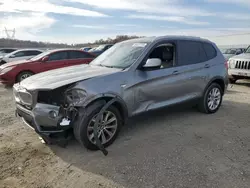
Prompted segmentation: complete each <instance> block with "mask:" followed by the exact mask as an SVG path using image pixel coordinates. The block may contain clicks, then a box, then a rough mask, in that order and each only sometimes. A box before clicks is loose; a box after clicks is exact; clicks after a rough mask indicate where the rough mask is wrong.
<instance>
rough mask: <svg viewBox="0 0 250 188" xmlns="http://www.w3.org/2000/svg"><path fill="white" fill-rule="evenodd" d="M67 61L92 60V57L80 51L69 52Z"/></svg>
mask: <svg viewBox="0 0 250 188" xmlns="http://www.w3.org/2000/svg"><path fill="white" fill-rule="evenodd" d="M68 53H69V59H83V58H93V56H92V55H90V54H89V53H85V52H80V51H69V52H68Z"/></svg>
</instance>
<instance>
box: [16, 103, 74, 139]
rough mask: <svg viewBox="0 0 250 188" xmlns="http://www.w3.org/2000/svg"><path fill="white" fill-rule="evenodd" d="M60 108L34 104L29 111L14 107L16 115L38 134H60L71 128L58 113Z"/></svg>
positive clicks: (17, 106) (18, 105)
mask: <svg viewBox="0 0 250 188" xmlns="http://www.w3.org/2000/svg"><path fill="white" fill-rule="evenodd" d="M59 110H60V107H58V106H54V105H49V104H40V103H38V104H36V106H35V107H34V108H33V109H32V110H29V109H27V108H25V107H24V106H22V105H20V104H17V105H16V115H18V116H19V117H21V118H22V120H23V121H24V123H25V124H26V125H28V126H29V127H31V128H32V129H34V130H35V131H36V132H37V133H38V134H46V135H48V134H52V133H61V132H64V131H66V130H68V129H69V128H71V124H70V121H65V119H64V117H63V116H62V115H61V114H60V113H59Z"/></svg>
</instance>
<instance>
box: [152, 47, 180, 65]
mask: <svg viewBox="0 0 250 188" xmlns="http://www.w3.org/2000/svg"><path fill="white" fill-rule="evenodd" d="M175 49H176V48H175V45H174V44H172V43H166V44H160V45H158V46H156V47H155V48H154V49H153V51H152V52H151V53H150V54H149V56H148V59H155V58H157V59H160V60H161V66H159V67H158V68H154V70H156V69H166V68H171V67H173V66H174V65H175Z"/></svg>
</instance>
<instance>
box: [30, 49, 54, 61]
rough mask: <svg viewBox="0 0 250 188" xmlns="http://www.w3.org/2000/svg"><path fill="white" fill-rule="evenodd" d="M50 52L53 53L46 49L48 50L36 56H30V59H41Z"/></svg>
mask: <svg viewBox="0 0 250 188" xmlns="http://www.w3.org/2000/svg"><path fill="white" fill-rule="evenodd" d="M50 53H51V52H50V51H46V52H43V53H41V54H38V55H37V56H35V57H32V58H30V59H29V60H31V61H38V60H39V59H41V58H42V57H44V56H47V55H49V54H50Z"/></svg>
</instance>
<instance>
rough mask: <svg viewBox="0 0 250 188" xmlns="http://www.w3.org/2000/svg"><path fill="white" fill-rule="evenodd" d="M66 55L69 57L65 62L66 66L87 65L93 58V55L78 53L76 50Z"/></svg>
mask: <svg viewBox="0 0 250 188" xmlns="http://www.w3.org/2000/svg"><path fill="white" fill-rule="evenodd" d="M68 55H69V59H68V61H67V66H72V65H80V64H88V63H90V62H91V61H92V60H93V58H94V56H93V55H91V54H89V53H87V52H84V51H78V50H70V51H68Z"/></svg>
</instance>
